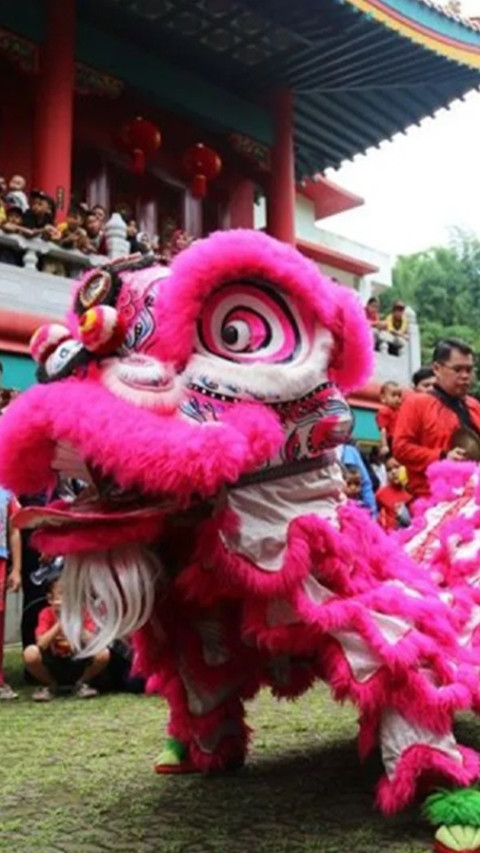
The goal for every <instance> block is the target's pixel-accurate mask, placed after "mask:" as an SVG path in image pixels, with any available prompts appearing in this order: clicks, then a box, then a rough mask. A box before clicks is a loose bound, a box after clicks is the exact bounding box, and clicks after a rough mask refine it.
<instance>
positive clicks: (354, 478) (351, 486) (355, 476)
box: [343, 463, 364, 506]
mask: <svg viewBox="0 0 480 853" xmlns="http://www.w3.org/2000/svg"><path fill="white" fill-rule="evenodd" d="M343 470H344V477H345V487H346V493H347V497H348V498H349V500H351V501H356V503H358V504H360V506H364V503H363V501H362V474H361V472H360V468H359V467H358V466H357V465H352V464H350V463H349V464H347V465H344V466H343Z"/></svg>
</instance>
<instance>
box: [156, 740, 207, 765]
mask: <svg viewBox="0 0 480 853" xmlns="http://www.w3.org/2000/svg"><path fill="white" fill-rule="evenodd" d="M154 770H155V773H198V770H197V768H196V767H194V765H193V763H192V761H191V759H190V757H189V755H188V747H187V746H185V744H184V743H182V741H181V740H178V738H176V737H168V738H167V739H166V741H165V746H164V747H163V749H162V751H161V753H160V755H159V756H158V758H157V760H156V761H155V764H154Z"/></svg>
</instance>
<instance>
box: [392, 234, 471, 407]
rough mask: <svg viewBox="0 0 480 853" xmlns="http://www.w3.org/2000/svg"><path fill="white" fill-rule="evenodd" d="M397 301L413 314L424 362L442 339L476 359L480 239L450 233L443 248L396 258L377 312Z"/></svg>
mask: <svg viewBox="0 0 480 853" xmlns="http://www.w3.org/2000/svg"><path fill="white" fill-rule="evenodd" d="M397 299H401V300H402V302H405V303H406V304H407V305H409V306H411V307H412V308H413V309H414V311H415V312H416V314H417V321H418V325H419V328H420V334H421V341H422V362H423V363H424V364H428V362H429V361H430V359H431V356H432V350H433V347H434V346H435V343H436V342H437V341H438V340H440V338H447V337H456V338H462V339H463V340H465V341H466V342H467V343H469V344H470V345H471V346H472V347H473V348H474V350H475V353H476V355H477V357H478V355H479V354H480V240H478V239H477V238H476V237H474V236H473V235H472V234H468V233H466V232H464V231H461V230H460V229H455V230H453V231H452V234H451V238H450V242H449V245H448V246H440V247H436V248H432V249H429V250H428V251H425V252H417V253H416V254H413V255H401V256H400V257H399V258H398V260H397V262H396V264H395V268H394V270H393V286H392V287H391V288H390V289H389V291H388V292H387V293H385V294H384V296H382V308H383V309H384V310H385V311H389V310H390V308H391V306H392V304H393V302H394V301H395V300H397ZM477 390H478V391H480V386H479V387H478V388H477V389H476V391H477Z"/></svg>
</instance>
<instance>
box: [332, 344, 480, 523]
mask: <svg viewBox="0 0 480 853" xmlns="http://www.w3.org/2000/svg"><path fill="white" fill-rule="evenodd" d="M474 370H475V359H474V352H473V349H472V348H471V347H470V346H469V345H468V344H466V343H465V342H464V341H461V340H458V339H455V338H451V339H444V340H441V341H439V342H438V343H437V345H436V346H435V348H434V351H433V357H432V364H431V365H427V366H424V367H421V368H420V369H419V370H417V371H416V372H415V373H414V374H413V376H412V388H411V389H403V388H401V386H400V385H399V384H398V383H397V382H394V381H391V380H390V381H388V382H385V383H384V384H383V385H382V386H381V388H380V406H379V408H378V411H377V414H376V421H377V426H378V430H379V434H380V441H379V444H378V445H376V446H375V447H374V448H373V449H372V450H371V452H370V454H369V455H365V454H364V453H362V452H361V451H360V449H359V448H358V447H356V446H355V445H354V444H352V445H347V446H346V447H345V449H343V450H342V452H341V456H340V461H341V463H342V465H343V468H344V479H345V482H346V484H347V494H348V496H349V497H350V498H351V499H353V500H355V501H356V502H357V503H358V504H360V505H361V506H363V507H365V508H366V509H367V510H368V511H369V512H370V513H371V514H372V515H373V516H374V517H375V518H378V521H379V523H380V524H381V525H382V527H384V528H385V529H386V530H393V529H397V528H400V527H405V526H408V525H409V524H410V508H411V505H412V503H413V502H414V501H415V500H416V499H417V498H422V497H425V496H427V495H428V493H429V485H428V478H427V469H428V467H429V466H430V465H431V464H432V463H434V462H437V461H439V460H442V459H448V460H450V461H452V462H464V461H475V462H480V403H479V402H478V400H477V399H476V398H475V397H473V396H472V395H471V394H469V390H470V388H471V385H472V378H473V374H474Z"/></svg>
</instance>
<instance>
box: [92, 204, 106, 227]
mask: <svg viewBox="0 0 480 853" xmlns="http://www.w3.org/2000/svg"><path fill="white" fill-rule="evenodd" d="M92 213H94V214H95V216H96V217H97V219H99V220H100V224H101V226H102V228H104V227H105V223H106V221H107V209H106V208H105V207H104V206H103V204H94V205H93V207H92Z"/></svg>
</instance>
